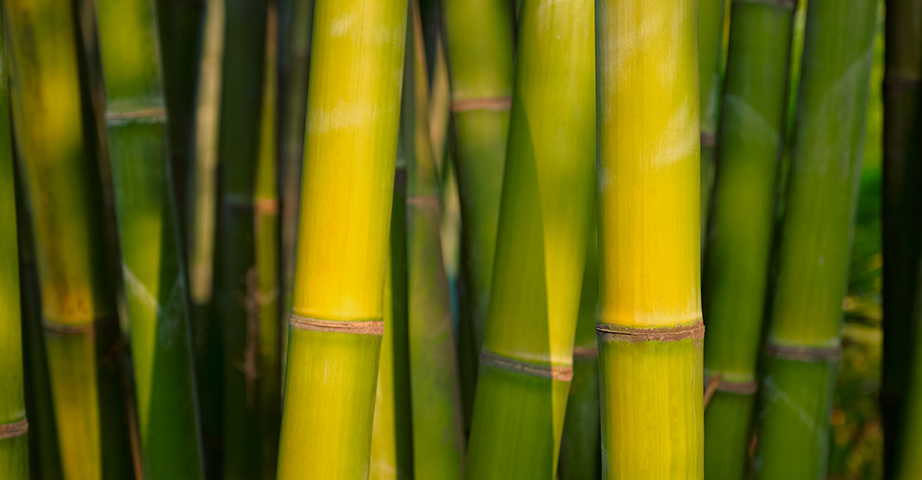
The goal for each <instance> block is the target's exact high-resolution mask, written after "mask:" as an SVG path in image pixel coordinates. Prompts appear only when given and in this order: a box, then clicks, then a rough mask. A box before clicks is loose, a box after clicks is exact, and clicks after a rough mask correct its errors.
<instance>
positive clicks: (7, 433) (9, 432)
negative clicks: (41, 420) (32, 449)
mask: <svg viewBox="0 0 922 480" xmlns="http://www.w3.org/2000/svg"><path fill="white" fill-rule="evenodd" d="M28 431H29V422H28V421H27V420H26V419H25V418H23V419H22V420H20V421H18V422H14V423H0V440H4V439H7V438H13V437H18V436H20V435H25V434H26V432H28Z"/></svg>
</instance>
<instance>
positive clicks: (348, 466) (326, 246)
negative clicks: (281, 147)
mask: <svg viewBox="0 0 922 480" xmlns="http://www.w3.org/2000/svg"><path fill="white" fill-rule="evenodd" d="M406 17H407V2H406V1H405V0H382V1H378V2H365V1H361V0H318V1H317V2H315V4H314V32H313V39H312V42H311V43H312V49H311V69H310V71H311V76H310V83H309V85H308V103H307V125H308V127H307V133H306V136H307V138H306V141H305V153H304V173H303V177H302V188H301V193H302V195H301V208H300V212H299V216H300V221H299V229H298V230H299V232H300V233H299V235H298V248H297V252H298V253H297V264H296V270H295V293H294V304H293V309H292V310H293V313H294V315H297V316H298V317H301V318H309V319H316V320H319V321H333V322H343V323H345V322H355V321H359V322H369V321H370V322H380V321H381V319H382V316H383V295H384V275H385V265H386V259H387V250H388V248H387V246H388V241H387V238H388V227H389V223H390V207H391V200H392V193H393V191H392V189H393V179H394V165H395V158H396V153H397V133H398V124H399V116H400V89H401V83H402V80H403V60H404V48H405V37H406ZM343 327H345V328H348V325H343ZM380 346H381V336H380V334H374V333H370V334H364V333H342V332H332V331H323V330H316V329H309V328H299V327H297V326H291V327H289V337H288V361H287V367H286V373H285V376H286V378H285V401H284V411H283V414H282V434H281V444H280V449H279V450H280V451H279V467H278V468H279V473H278V476H279V478H280V479H283V480H286V479H293V478H324V479H331V480H335V479H352V478H364V477H366V476H367V475H368V469H369V463H368V461H369V455H370V445H371V432H372V419H373V411H374V398H375V384H376V378H377V369H378V356H379V353H380Z"/></svg>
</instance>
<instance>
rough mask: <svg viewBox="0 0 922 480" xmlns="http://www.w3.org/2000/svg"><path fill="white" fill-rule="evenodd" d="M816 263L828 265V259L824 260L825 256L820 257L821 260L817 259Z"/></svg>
mask: <svg viewBox="0 0 922 480" xmlns="http://www.w3.org/2000/svg"><path fill="white" fill-rule="evenodd" d="M816 263H817V264H818V265H819V266H821V267H822V266H823V265H826V260H824V259H823V257H820V258H819V260H817V261H816Z"/></svg>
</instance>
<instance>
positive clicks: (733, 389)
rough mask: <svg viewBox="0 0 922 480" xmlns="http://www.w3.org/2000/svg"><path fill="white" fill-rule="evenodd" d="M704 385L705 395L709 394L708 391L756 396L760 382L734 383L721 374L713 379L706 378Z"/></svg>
mask: <svg viewBox="0 0 922 480" xmlns="http://www.w3.org/2000/svg"><path fill="white" fill-rule="evenodd" d="M704 385H705V393H707V391H708V389H713V390H714V391H718V392H726V393H735V394H737V395H755V394H756V392H758V391H759V383H758V382H734V381H732V380H727V379H725V378H723V375H721V374H719V373H718V374H717V375H714V376H712V377H705V379H704Z"/></svg>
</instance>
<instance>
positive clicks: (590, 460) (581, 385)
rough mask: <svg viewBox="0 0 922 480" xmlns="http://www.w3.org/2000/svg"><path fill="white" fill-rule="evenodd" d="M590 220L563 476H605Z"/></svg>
mask: <svg viewBox="0 0 922 480" xmlns="http://www.w3.org/2000/svg"><path fill="white" fill-rule="evenodd" d="M591 220H592V222H593V226H592V228H591V229H590V231H589V241H588V246H587V247H586V266H585V268H584V271H583V289H582V292H581V293H580V297H579V318H577V320H576V338H575V339H574V341H573V344H574V346H573V381H572V382H570V397H569V400H567V413H566V417H565V418H564V423H563V438H562V439H561V442H560V467H559V471H558V475H559V478H560V480H595V479H598V478H601V476H602V445H601V442H602V439H601V427H600V424H601V423H600V422H601V419H600V414H599V348H598V345H599V344H598V341H597V339H596V333H595V323H596V315H597V314H598V310H599V235H598V229H597V228H596V226H595V218H592V219H591Z"/></svg>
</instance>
